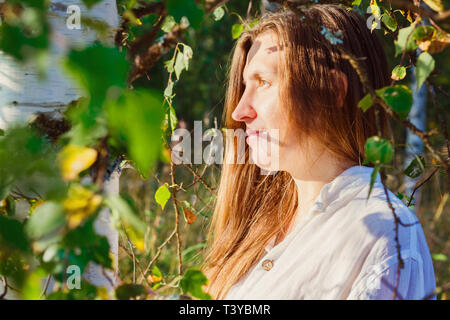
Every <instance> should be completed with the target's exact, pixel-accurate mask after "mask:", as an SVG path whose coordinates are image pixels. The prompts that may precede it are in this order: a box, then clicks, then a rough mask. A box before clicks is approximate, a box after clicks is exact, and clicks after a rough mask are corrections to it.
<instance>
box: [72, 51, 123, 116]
mask: <svg viewBox="0 0 450 320" xmlns="http://www.w3.org/2000/svg"><path fill="white" fill-rule="evenodd" d="M65 66H66V69H67V70H68V72H69V73H70V74H71V75H72V76H73V77H74V78H75V79H76V80H77V81H78V82H79V83H80V84H81V86H82V88H83V89H84V90H85V92H86V94H88V96H90V105H89V106H90V108H87V110H85V112H86V115H85V117H87V116H91V117H92V118H89V120H90V122H89V123H87V125H92V124H94V123H95V122H96V119H95V116H97V115H98V111H99V108H100V106H101V105H102V103H103V101H104V100H105V99H106V98H107V96H108V95H107V92H108V89H109V88H111V87H113V86H114V87H117V88H125V87H126V85H127V83H126V79H127V74H128V71H129V62H128V61H127V59H126V52H125V50H123V51H120V50H119V49H118V48H115V47H114V48H109V47H104V46H102V45H100V44H94V45H92V46H91V47H88V48H85V49H83V50H81V51H77V50H72V51H71V52H70V53H69V55H68V57H67V60H66V62H65ZM112 66H114V67H112ZM93 70H95V72H93ZM91 109H94V110H91ZM94 111H95V113H94V114H90V113H89V112H94Z"/></svg>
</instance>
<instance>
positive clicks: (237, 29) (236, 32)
mask: <svg viewBox="0 0 450 320" xmlns="http://www.w3.org/2000/svg"><path fill="white" fill-rule="evenodd" d="M242 31H244V26H243V25H242V24H233V26H232V27H231V35H232V37H233V39H237V38H239V37H240V35H241V33H242Z"/></svg>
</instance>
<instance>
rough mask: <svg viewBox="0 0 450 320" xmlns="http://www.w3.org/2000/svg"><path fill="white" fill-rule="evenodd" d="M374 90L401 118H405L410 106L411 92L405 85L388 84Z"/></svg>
mask: <svg viewBox="0 0 450 320" xmlns="http://www.w3.org/2000/svg"><path fill="white" fill-rule="evenodd" d="M375 92H376V93H377V95H378V96H379V97H380V98H381V99H383V100H384V102H386V104H387V105H388V106H389V107H391V108H392V110H394V111H395V112H396V113H397V114H398V115H399V117H400V118H401V119H405V118H406V117H407V116H408V113H409V110H411V106H412V92H411V90H410V89H409V88H408V87H407V86H405V85H395V86H392V87H390V86H388V87H384V88H381V89H378V90H375Z"/></svg>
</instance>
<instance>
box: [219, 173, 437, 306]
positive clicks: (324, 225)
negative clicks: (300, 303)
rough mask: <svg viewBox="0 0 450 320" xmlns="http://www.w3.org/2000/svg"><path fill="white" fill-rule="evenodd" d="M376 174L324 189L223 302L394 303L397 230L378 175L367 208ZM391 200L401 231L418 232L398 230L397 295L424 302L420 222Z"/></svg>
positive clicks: (426, 284)
mask: <svg viewBox="0 0 450 320" xmlns="http://www.w3.org/2000/svg"><path fill="white" fill-rule="evenodd" d="M372 171H373V168H370V167H365V166H354V167H351V168H349V169H347V170H345V171H344V172H343V173H341V174H340V175H339V176H338V177H336V178H335V179H334V180H333V181H331V182H330V183H328V184H326V185H325V186H324V187H323V188H322V190H321V191H320V194H319V196H318V197H317V198H316V201H315V203H314V205H313V207H312V208H311V210H310V211H309V212H308V214H307V215H306V216H305V218H304V219H303V220H302V222H300V223H299V224H298V225H296V226H295V228H294V230H293V231H292V232H290V233H289V234H288V235H287V236H286V237H285V239H283V241H282V242H280V243H279V244H277V245H276V246H275V247H273V244H274V242H275V237H274V238H273V239H272V241H271V243H269V245H267V246H266V255H265V256H264V257H263V258H262V259H261V260H260V261H258V263H256V264H255V265H254V266H253V267H252V268H251V269H250V271H249V272H247V273H246V274H245V275H244V276H243V277H242V278H241V279H240V280H239V281H238V282H237V283H235V284H234V285H233V286H232V287H231V289H230V291H229V292H228V294H227V296H226V297H225V300H230V299H235V300H240V299H243V300H247V299H260V300H264V299H273V300H278V299H286V300H292V299H392V293H393V289H392V288H394V286H395V283H396V282H395V281H396V273H397V266H398V258H397V257H398V255H397V249H396V241H395V231H394V227H395V223H394V217H393V214H392V211H391V209H390V208H389V206H388V203H387V200H386V195H385V193H384V189H383V185H382V183H381V179H380V175H379V173H378V174H377V177H376V181H375V184H374V186H373V189H372V192H371V194H370V198H369V199H368V200H367V202H366V199H367V195H368V192H369V185H370V176H371V173H372ZM388 193H389V198H390V200H391V202H392V205H393V207H394V209H395V212H396V214H397V216H398V217H399V218H400V221H401V223H403V224H411V223H412V224H413V225H412V226H402V225H399V231H398V232H399V240H400V248H401V257H402V259H403V262H404V267H403V268H402V269H401V270H400V277H399V282H398V283H399V284H398V291H397V292H398V293H399V295H400V296H401V297H402V298H403V299H423V298H424V297H426V296H427V295H429V294H432V293H433V290H435V288H436V281H435V277H434V270H433V264H432V260H431V256H430V251H429V249H428V246H427V242H426V239H425V236H424V233H423V230H422V227H421V225H420V222H419V221H418V219H417V217H416V216H415V215H414V213H412V212H411V211H410V210H409V209H408V207H406V205H404V204H403V202H402V201H401V200H400V199H398V198H397V197H396V196H395V195H394V194H393V193H392V192H390V191H389V190H388ZM382 279H383V280H382ZM385 281H386V282H388V284H386V283H385ZM389 284H390V286H389ZM397 299H399V297H397ZM432 299H436V295H433V296H432Z"/></svg>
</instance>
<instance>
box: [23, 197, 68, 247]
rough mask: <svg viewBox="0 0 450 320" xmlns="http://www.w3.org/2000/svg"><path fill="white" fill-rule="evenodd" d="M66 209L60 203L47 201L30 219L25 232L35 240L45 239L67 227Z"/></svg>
mask: <svg viewBox="0 0 450 320" xmlns="http://www.w3.org/2000/svg"><path fill="white" fill-rule="evenodd" d="M65 222H66V217H65V215H64V208H63V206H62V205H61V204H60V203H57V202H52V201H47V202H44V203H43V204H42V205H40V206H39V207H38V208H37V209H36V210H35V211H34V213H33V215H32V216H31V217H30V218H29V219H28V221H27V223H26V225H25V231H26V232H27V234H28V235H29V236H30V237H31V238H34V239H37V238H40V237H43V236H45V235H48V234H50V233H52V232H55V231H56V230H58V229H59V228H61V227H62V226H64V225H65Z"/></svg>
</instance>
